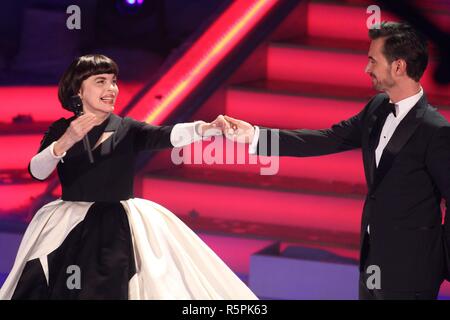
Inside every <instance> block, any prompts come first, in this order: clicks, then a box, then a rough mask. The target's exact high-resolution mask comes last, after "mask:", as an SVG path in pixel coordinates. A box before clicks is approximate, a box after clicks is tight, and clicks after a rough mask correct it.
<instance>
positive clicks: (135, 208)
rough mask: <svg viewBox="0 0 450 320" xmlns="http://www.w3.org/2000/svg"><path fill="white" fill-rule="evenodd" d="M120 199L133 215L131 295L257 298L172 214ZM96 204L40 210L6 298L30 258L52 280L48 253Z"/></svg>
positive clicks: (3, 293)
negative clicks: (37, 262) (133, 265)
mask: <svg viewBox="0 0 450 320" xmlns="http://www.w3.org/2000/svg"><path fill="white" fill-rule="evenodd" d="M120 203H121V204H122V206H123V208H124V209H125V212H126V215H127V218H128V223H129V227H130V233H131V239H132V250H133V253H134V259H135V261H134V262H135V269H136V270H135V271H136V272H135V274H134V275H133V276H132V277H131V279H130V280H129V282H128V299H257V297H256V296H255V295H254V294H253V293H252V291H251V290H250V289H249V288H248V287H247V286H246V285H245V283H243V282H242V281H241V280H240V279H239V278H238V277H237V276H236V275H235V274H234V273H233V271H231V269H230V268H228V266H227V265H226V264H225V263H224V262H223V261H222V260H221V259H220V258H219V257H218V256H217V255H216V254H215V253H214V252H213V251H212V250H211V249H210V248H209V247H208V246H207V245H206V244H205V243H204V242H203V241H202V240H201V239H200V238H199V237H198V236H197V235H196V234H195V233H194V232H193V231H192V230H191V229H190V228H188V227H187V226H186V225H185V224H184V223H183V222H182V221H181V220H180V219H179V218H177V217H176V216H175V215H174V214H173V213H172V212H170V211H169V210H167V209H166V208H164V207H163V206H161V205H159V204H157V203H154V202H152V201H148V200H144V199H139V198H133V199H129V200H126V201H121V202H120ZM92 204H93V202H71V201H63V200H55V201H53V202H51V203H49V204H47V205H45V206H43V207H42V208H41V209H40V210H39V211H38V212H37V213H36V215H35V216H34V217H33V219H32V221H31V222H30V224H29V226H28V228H27V230H26V232H25V234H24V237H23V239H22V242H21V244H20V247H19V250H18V253H17V257H16V260H15V263H14V265H13V268H12V270H11V272H10V274H9V276H8V278H7V279H6V281H5V283H4V284H3V286H2V288H1V290H0V299H11V298H12V297H13V294H14V291H15V289H16V286H17V284H18V281H19V279H20V278H21V275H22V272H23V270H24V267H25V265H26V264H27V262H28V261H30V260H33V259H39V261H40V264H41V266H42V270H43V271H44V274H45V277H46V278H47V281H48V278H49V270H48V262H47V256H48V255H49V254H50V253H52V252H53V251H55V250H56V249H57V248H58V247H60V246H61V244H62V243H63V242H64V240H65V239H66V237H67V236H68V235H69V233H70V232H71V231H72V230H73V229H74V228H75V227H76V226H77V225H78V224H79V223H81V222H82V221H83V220H84V219H85V217H86V214H87V212H88V210H89V208H90V206H91V205H92ZM111 237H114V235H113V234H112V235H111Z"/></svg>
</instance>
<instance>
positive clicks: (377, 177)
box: [370, 95, 428, 190]
mask: <svg viewBox="0 0 450 320" xmlns="http://www.w3.org/2000/svg"><path fill="white" fill-rule="evenodd" d="M427 105H428V103H427V100H426V97H425V95H423V96H422V98H420V100H419V101H418V102H417V103H416V105H415V106H414V107H413V108H412V109H411V110H410V111H409V112H408V114H407V115H406V116H405V118H403V120H402V121H401V122H400V124H399V125H398V127H397V128H396V130H395V131H394V134H393V135H392V137H391V139H390V140H389V142H388V144H387V145H386V147H385V148H384V150H383V154H382V156H381V159H380V162H379V164H378V168H376V166H375V149H376V147H377V143H376V142H375V143H374V144H373V145H372V146H371V148H370V149H371V150H370V152H371V153H372V155H373V169H374V179H373V184H371V186H372V190H375V189H376V188H377V186H378V185H379V184H380V182H381V181H382V180H383V178H384V176H385V175H386V174H387V173H388V172H389V170H390V169H391V167H392V164H393V162H394V160H395V158H396V156H397V155H398V154H399V152H400V151H401V149H402V148H403V147H404V145H405V144H406V143H407V142H408V141H409V139H410V138H411V136H412V135H413V134H414V132H415V131H416V129H417V127H418V126H419V125H420V123H421V122H422V119H423V115H424V113H425V111H426V109H427ZM380 133H381V131H380ZM374 140H376V141H379V134H378V135H377V136H376V137H374Z"/></svg>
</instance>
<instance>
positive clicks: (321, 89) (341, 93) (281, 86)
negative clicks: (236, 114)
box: [236, 79, 450, 107]
mask: <svg viewBox="0 0 450 320" xmlns="http://www.w3.org/2000/svg"><path fill="white" fill-rule="evenodd" d="M236 87H245V88H254V89H257V90H262V91H269V92H277V93H285V94H289V95H290V94H296V95H305V96H308V95H309V96H316V97H327V98H337V99H349V100H354V99H356V100H360V101H361V102H363V103H366V102H367V101H369V100H370V99H371V98H372V97H373V96H374V95H376V94H377V93H378V92H377V91H375V90H374V89H372V88H358V87H355V86H345V85H334V84H331V85H330V84H315V83H309V82H294V81H284V80H270V79H261V80H257V81H251V82H245V83H241V84H240V85H239V86H236ZM427 99H428V102H429V103H430V104H431V105H432V106H435V107H436V106H439V107H444V106H445V107H450V100H449V99H448V98H446V97H442V96H436V95H433V94H429V93H427Z"/></svg>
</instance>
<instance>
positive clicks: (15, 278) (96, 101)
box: [0, 55, 256, 299]
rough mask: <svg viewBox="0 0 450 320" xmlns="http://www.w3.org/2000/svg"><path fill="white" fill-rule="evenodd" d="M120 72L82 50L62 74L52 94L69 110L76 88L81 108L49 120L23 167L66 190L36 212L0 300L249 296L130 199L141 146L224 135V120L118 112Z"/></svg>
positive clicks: (169, 223) (164, 215) (207, 256)
mask: <svg viewBox="0 0 450 320" xmlns="http://www.w3.org/2000/svg"><path fill="white" fill-rule="evenodd" d="M117 75H118V68H117V65H116V64H115V62H114V61H112V60H111V59H109V58H108V57H105V56H103V55H87V56H83V57H80V58H78V59H76V60H75V61H74V62H73V63H72V64H71V65H70V66H69V68H68V69H67V71H66V72H65V73H64V75H63V77H62V79H61V81H60V84H59V91H58V98H59V100H60V102H61V104H62V106H63V107H64V108H66V109H68V108H69V105H70V99H71V98H73V96H74V95H75V96H76V95H78V96H79V97H80V99H81V101H82V106H83V114H82V115H81V116H79V117H75V116H74V117H72V118H70V119H64V118H62V119H60V120H58V121H56V122H54V123H53V124H52V125H51V126H50V128H49V130H48V131H47V132H46V134H45V136H44V138H43V140H42V142H41V146H40V148H39V151H38V154H37V155H35V156H34V157H33V158H32V159H31V161H30V165H29V171H30V173H31V175H32V176H33V177H34V178H36V179H39V180H44V179H46V178H47V177H48V176H49V175H50V174H51V173H52V171H53V170H54V169H55V168H57V170H58V175H59V179H60V181H61V186H62V197H61V199H58V200H55V201H53V202H51V203H49V204H47V205H45V206H44V207H42V208H41V209H40V210H39V211H38V212H37V213H36V215H35V216H34V217H33V219H32V221H31V222H30V224H29V226H28V228H27V230H26V232H25V235H24V237H23V239H22V242H21V245H20V247H19V251H18V254H17V257H16V261H15V263H14V266H13V268H12V271H11V273H10V274H9V276H8V278H7V280H6V281H5V283H4V285H3V287H2V289H1V290H0V299H255V298H256V296H255V295H254V294H253V293H252V292H251V291H250V290H249V289H248V288H247V287H246V285H245V284H244V283H243V282H242V281H241V280H240V279H239V278H238V277H237V276H236V275H235V274H234V273H233V272H232V271H231V270H230V269H229V268H228V267H227V266H226V265H225V264H224V263H223V262H222V261H221V260H220V258H219V257H218V256H217V255H216V254H215V253H214V252H213V251H212V250H211V249H210V248H209V247H208V246H207V245H206V244H205V243H203V242H202V241H201V240H200V238H199V237H197V236H196V235H195V233H194V232H193V231H192V230H190V229H189V228H188V227H187V226H186V225H185V224H183V223H182V222H181V220H179V219H178V218H177V217H176V216H175V215H174V214H173V213H171V212H170V211H168V210H167V209H165V208H164V207H162V206H160V205H158V204H156V203H154V202H151V201H148V200H143V199H138V198H134V196H133V162H134V159H135V157H136V156H137V154H138V153H139V152H140V151H143V150H156V149H162V148H169V147H173V146H177V147H180V146H183V145H186V144H189V143H191V142H193V141H196V140H200V139H201V136H202V134H203V133H206V132H207V130H209V131H208V132H210V131H211V129H213V128H216V131H215V133H213V134H221V133H222V131H221V130H219V128H218V127H219V126H222V125H223V121H224V120H223V118H222V117H221V116H219V117H218V119H216V120H215V121H214V122H213V123H206V122H203V121H197V122H194V123H183V124H177V125H175V126H152V125H149V124H147V123H144V122H138V121H135V120H133V119H131V118H121V117H119V116H117V115H115V114H114V113H113V111H114V104H115V101H116V99H117V95H118V93H119V89H118V87H117V83H116V81H117ZM86 134H87V136H88V140H89V142H90V145H91V147H92V156H93V160H94V161H93V163H92V162H91V161H90V159H89V158H88V157H87V154H86V151H85V149H84V145H83V143H82V141H81V140H82V139H83V137H84V136H85V135H86Z"/></svg>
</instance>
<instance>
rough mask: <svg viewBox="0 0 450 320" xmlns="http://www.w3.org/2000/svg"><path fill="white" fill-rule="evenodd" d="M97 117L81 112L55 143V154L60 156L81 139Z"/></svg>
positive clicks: (95, 123)
mask: <svg viewBox="0 0 450 320" xmlns="http://www.w3.org/2000/svg"><path fill="white" fill-rule="evenodd" d="M97 122H98V119H97V117H96V116H95V115H93V114H91V113H86V114H83V115H82V116H80V117H78V118H76V119H75V120H73V121H72V122H71V123H70V125H69V127H68V128H67V130H66V132H65V133H64V134H63V135H62V136H61V138H59V139H58V141H57V142H56V143H55V146H54V148H53V151H54V153H55V155H57V156H60V155H62V154H63V153H64V152H66V151H67V150H69V149H70V148H72V146H73V145H74V144H75V143H77V142H78V141H80V140H81V139H83V137H84V136H85V135H86V134H87V133H88V132H89V131H91V129H92V128H93V127H94V126H95V125H97Z"/></svg>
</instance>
